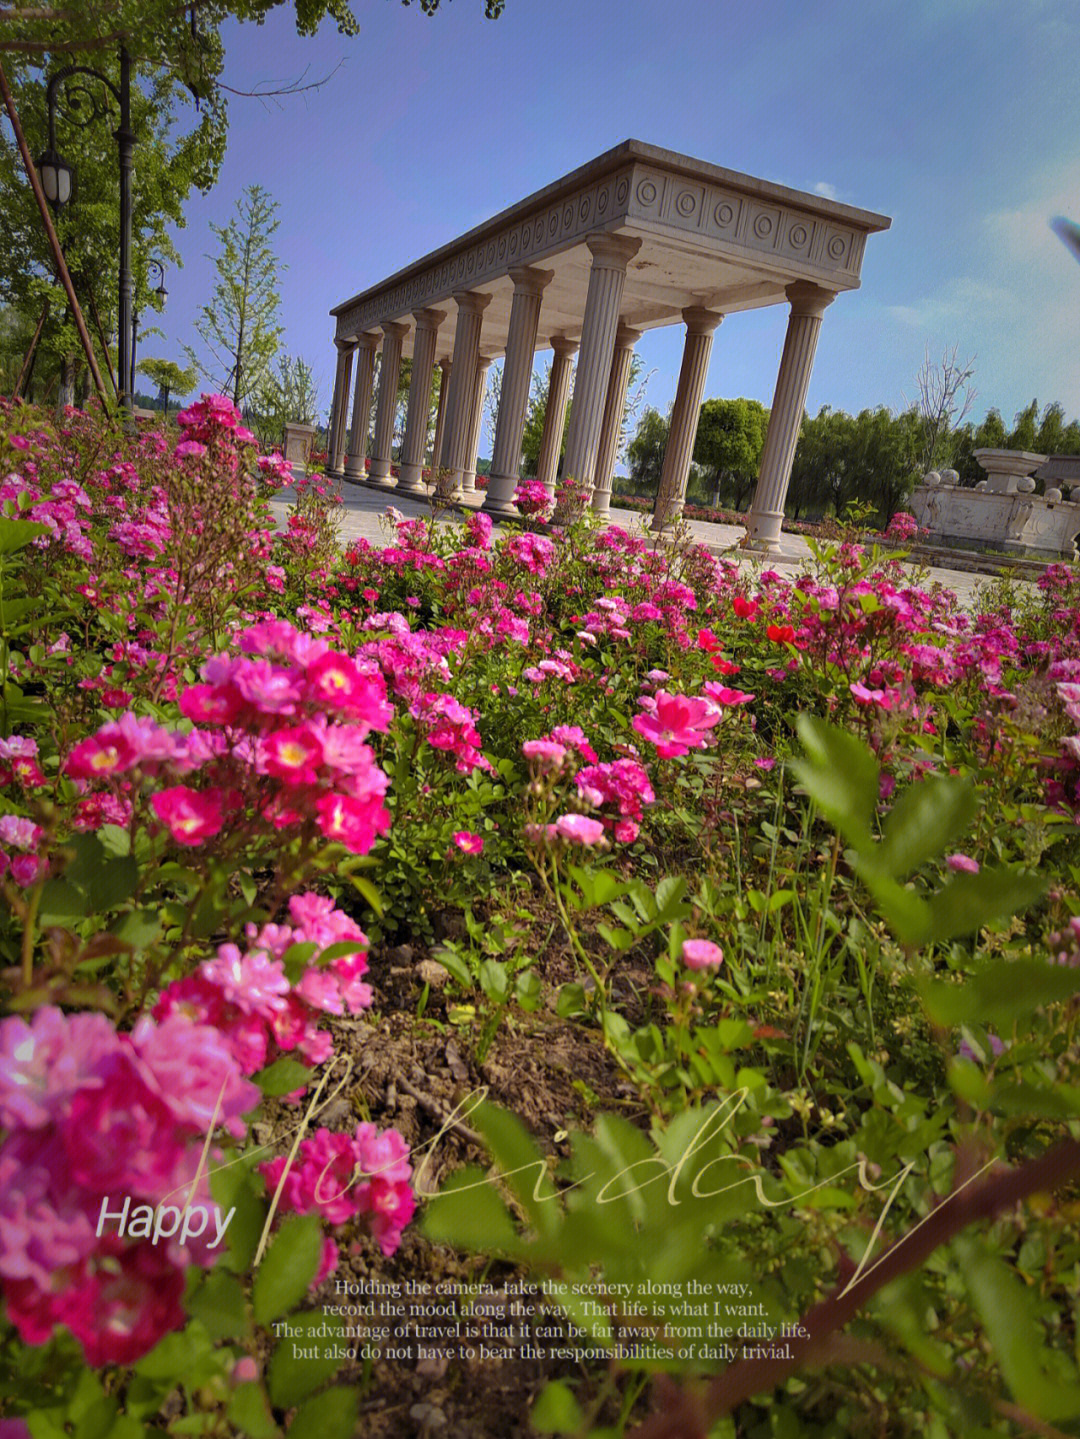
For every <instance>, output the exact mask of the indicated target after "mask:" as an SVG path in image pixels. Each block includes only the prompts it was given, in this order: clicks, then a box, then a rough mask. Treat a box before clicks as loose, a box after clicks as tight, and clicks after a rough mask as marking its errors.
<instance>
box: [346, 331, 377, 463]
mask: <svg viewBox="0 0 1080 1439" xmlns="http://www.w3.org/2000/svg"><path fill="white" fill-rule="evenodd" d="M378 348H379V337H378V335H375V334H371V333H368V334H366V335H361V336H360V339H359V341H358V342H357V346H356V388H355V390H354V391H353V408H352V428H351V429H350V431H349V449H348V453H347V454H346V456H345V478H346V479H347V480H362V479H363V478H364V476H365V474H366V472H367V463H366V462H367V449H368V430H369V428H370V425H371V386H372V381H373V380H374V378H375V351H376V350H377V349H378Z"/></svg>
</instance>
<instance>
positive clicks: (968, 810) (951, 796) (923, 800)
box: [876, 775, 979, 879]
mask: <svg viewBox="0 0 1080 1439" xmlns="http://www.w3.org/2000/svg"><path fill="white" fill-rule="evenodd" d="M978 808H979V802H978V799H977V798H976V795H975V790H974V787H973V786H972V784H971V782H970V780H967V779H963V778H961V777H960V776H956V775H948V776H943V777H940V778H930V779H924V780H922V781H920V782H919V783H916V784H912V785H909V786H908V788H907V789H905V790H904V792H903V793H902V794H901V795H900V797H899V799H898V800H897V801H896V803H895V804H894V805H893V807H892V810H891V811H890V814H889V818H888V820H887V821H886V824H885V834H884V837H883V839H882V842H881V844H880V845H879V846H878V847H877V850H876V858H877V860H878V862H879V863H880V864H881V866H882V867H883V868H884V869H885V870H886V871H887V872H888V873H889V874H890V875H892V877H893V878H894V879H906V878H907V877H908V875H909V874H911V873H912V871H913V870H916V869H918V868H919V866H920V865H922V864H925V862H926V861H927V860H928V859H934V858H935V857H936V856H937V855H939V854H942V853H943V852H944V851H945V849H946V848H948V847H949V846H950V845H952V844H953V843H955V841H956V840H958V839H959V838H960V836H961V835H962V834H964V833H965V831H966V830H967V829H968V827H969V826H970V825H971V822H972V820H973V819H974V818H975V815H976V813H977V812H978Z"/></svg>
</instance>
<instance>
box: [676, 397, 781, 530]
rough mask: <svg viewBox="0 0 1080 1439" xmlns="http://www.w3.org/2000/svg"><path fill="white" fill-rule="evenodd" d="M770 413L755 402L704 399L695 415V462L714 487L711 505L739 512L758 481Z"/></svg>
mask: <svg viewBox="0 0 1080 1439" xmlns="http://www.w3.org/2000/svg"><path fill="white" fill-rule="evenodd" d="M768 420H769V414H768V411H767V410H766V409H765V406H764V405H762V404H760V403H759V402H758V401H757V400H743V399H739V400H721V399H713V400H706V401H705V403H704V404H703V405H702V407H701V409H700V411H699V412H698V426H697V437H696V439H695V441H694V462H695V463H696V464H698V465H701V467H702V468H703V470H704V471H705V472H706V474H707V475H708V476H709V478H710V479H711V481H712V484H713V487H714V496H713V503H714V504H716V505H719V504H720V503H721V497H722V495H723V498H726V499H730V501H731V503H732V504H733V505H734V507H735V509H737V510H741V509H742V508H743V507H744V504H745V502H746V501H747V500H749V498H750V495H751V493H752V491H753V487H754V484H755V482H756V480H757V472H758V464H759V462H760V460H761V451H762V448H763V447H764V444H765V429H766V426H767V424H768Z"/></svg>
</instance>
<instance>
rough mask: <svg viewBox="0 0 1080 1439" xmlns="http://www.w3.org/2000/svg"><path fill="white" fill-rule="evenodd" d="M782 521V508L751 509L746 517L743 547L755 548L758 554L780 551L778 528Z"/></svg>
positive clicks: (771, 553)
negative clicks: (756, 510) (755, 510)
mask: <svg viewBox="0 0 1080 1439" xmlns="http://www.w3.org/2000/svg"><path fill="white" fill-rule="evenodd" d="M783 523H784V512H783V510H761V511H758V512H757V513H755V512H754V511H753V510H751V511H750V513H749V514H748V515H747V517H746V541H745V545H744V548H746V549H748V550H756V551H757V552H758V553H759V554H767V555H778V554H779V553H780V529H781V526H782V525H783Z"/></svg>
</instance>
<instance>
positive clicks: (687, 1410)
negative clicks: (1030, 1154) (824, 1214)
mask: <svg viewBox="0 0 1080 1439" xmlns="http://www.w3.org/2000/svg"><path fill="white" fill-rule="evenodd" d="M1078 1175H1080V1140H1075V1139H1067V1140H1065V1141H1063V1142H1062V1143H1061V1144H1058V1145H1056V1146H1055V1147H1054V1148H1053V1149H1051V1150H1048V1151H1047V1153H1046V1154H1044V1155H1042V1156H1041V1157H1040V1158H1039V1159H1035V1160H1032V1161H1031V1162H1030V1163H1029V1164H1024V1165H1022V1166H1021V1167H1020V1168H1019V1169H1011V1170H1008V1171H1007V1172H1006V1173H1004V1174H996V1175H994V1176H992V1177H991V1178H989V1179H987V1180H986V1181H985V1183H982V1184H978V1185H972V1186H971V1188H970V1189H968V1190H967V1191H963V1192H961V1191H959V1190H954V1191H953V1193H952V1194H950V1195H948V1196H947V1197H946V1198H945V1199H943V1200H942V1202H941V1203H940V1204H939V1205H938V1206H937V1208H936V1209H935V1210H934V1211H933V1212H932V1213H931V1214H930V1216H929V1217H928V1218H927V1219H925V1220H923V1222H922V1223H921V1224H920V1225H918V1226H916V1228H915V1229H913V1230H911V1231H909V1233H908V1234H906V1235H903V1236H902V1237H901V1238H900V1239H898V1240H897V1241H896V1243H895V1244H893V1245H892V1246H891V1247H890V1248H889V1249H887V1250H886V1251H885V1253H884V1255H883V1256H882V1258H881V1259H879V1260H878V1262H877V1263H876V1264H874V1265H872V1266H871V1267H870V1268H869V1269H868V1270H867V1271H866V1272H865V1273H864V1274H863V1275H862V1277H861V1278H860V1279H858V1280H857V1281H856V1282H855V1283H854V1284H849V1285H847V1286H846V1287H845V1288H843V1289H839V1288H838V1289H836V1290H834V1292H833V1293H832V1294H831V1295H829V1297H828V1298H827V1299H824V1300H822V1302H821V1303H820V1304H817V1305H815V1306H814V1308H813V1309H811V1310H809V1311H808V1312H807V1313H806V1315H805V1316H804V1317H803V1319H802V1321H801V1323H802V1328H803V1329H804V1330H805V1331H806V1337H805V1338H792V1339H788V1340H786V1341H785V1342H786V1343H787V1344H788V1346H789V1348H790V1351H791V1354H792V1357H791V1358H790V1359H739V1360H736V1361H735V1363H734V1364H731V1365H729V1366H728V1368H727V1369H726V1370H725V1371H724V1373H723V1374H721V1375H719V1376H718V1377H717V1378H716V1379H713V1380H712V1381H711V1382H710V1383H709V1384H708V1385H707V1386H704V1387H702V1386H686V1387H681V1386H678V1385H676V1384H674V1383H673V1382H672V1381H671V1380H666V1381H665V1382H664V1383H663V1384H659V1383H658V1385H657V1390H658V1397H659V1399H660V1408H659V1412H657V1413H654V1414H653V1415H652V1416H651V1417H650V1418H648V1419H646V1420H645V1422H644V1423H643V1424H639V1425H638V1426H637V1428H636V1429H634V1430H632V1431H631V1435H632V1439H707V1436H708V1433H709V1430H710V1428H711V1427H712V1425H713V1424H714V1423H715V1422H716V1420H717V1419H720V1418H723V1417H724V1416H725V1415H728V1414H730V1413H732V1411H733V1410H734V1409H736V1408H737V1407H738V1406H739V1405H740V1404H742V1403H744V1402H745V1401H746V1400H747V1399H751V1398H753V1396H754V1395H755V1394H762V1393H765V1392H766V1391H768V1390H772V1389H775V1388H776V1387H777V1385H779V1384H781V1383H783V1381H784V1380H785V1379H787V1378H788V1376H789V1375H791V1374H793V1373H795V1371H796V1370H798V1369H799V1368H801V1367H802V1366H803V1365H805V1364H812V1363H814V1362H815V1361H820V1359H821V1357H822V1356H823V1354H824V1353H825V1352H826V1351H827V1344H826V1341H827V1339H828V1337H829V1336H830V1335H831V1334H833V1333H834V1332H835V1331H836V1330H838V1329H842V1328H843V1327H844V1326H845V1325H846V1324H848V1323H850V1322H851V1320H852V1319H853V1318H854V1317H855V1315H856V1314H857V1313H858V1311H859V1310H860V1309H861V1308H862V1307H863V1305H864V1304H866V1303H867V1301H868V1300H869V1299H871V1298H872V1297H873V1295H875V1294H876V1293H877V1292H878V1290H880V1289H883V1288H884V1287H885V1285H886V1284H891V1283H892V1281H893V1280H894V1279H899V1278H900V1276H901V1275H903V1274H908V1273H910V1272H912V1271H913V1270H916V1269H919V1268H921V1267H922V1265H923V1264H924V1263H925V1261H926V1260H927V1259H928V1258H929V1257H930V1255H931V1254H932V1253H933V1252H934V1250H935V1249H937V1248H939V1247H940V1246H941V1245H942V1244H946V1243H948V1242H949V1240H951V1239H954V1238H955V1237H956V1236H957V1235H958V1234H959V1233H960V1232H961V1231H962V1230H964V1229H966V1228H967V1226H968V1225H969V1224H973V1223H974V1222H975V1221H976V1220H979V1219H992V1218H993V1217H994V1216H995V1215H996V1214H999V1213H1000V1212H1001V1211H1002V1210H1004V1209H1010V1208H1012V1206H1013V1205H1014V1204H1019V1203H1020V1202H1021V1201H1022V1200H1024V1199H1027V1198H1029V1197H1030V1196H1031V1195H1033V1194H1044V1193H1050V1192H1052V1191H1053V1190H1055V1189H1057V1188H1059V1187H1060V1186H1061V1185H1062V1184H1065V1183H1066V1182H1067V1181H1069V1180H1071V1179H1074V1178H1075V1177H1076V1176H1078Z"/></svg>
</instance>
